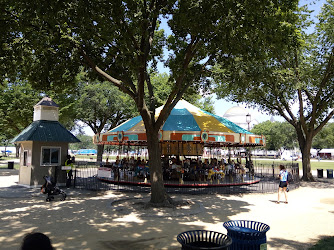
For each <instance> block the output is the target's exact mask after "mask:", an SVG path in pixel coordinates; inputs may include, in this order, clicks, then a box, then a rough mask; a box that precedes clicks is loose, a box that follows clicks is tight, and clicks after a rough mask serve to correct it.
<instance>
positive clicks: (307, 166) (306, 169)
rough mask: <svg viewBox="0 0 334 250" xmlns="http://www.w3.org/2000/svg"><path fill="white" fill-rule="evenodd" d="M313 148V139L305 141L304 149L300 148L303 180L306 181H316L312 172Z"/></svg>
mask: <svg viewBox="0 0 334 250" xmlns="http://www.w3.org/2000/svg"><path fill="white" fill-rule="evenodd" d="M300 145H302V144H300ZM311 147H312V139H309V140H305V142H304V145H303V147H301V148H300V149H301V152H302V164H303V177H302V180H304V181H314V178H313V175H312V171H311Z"/></svg>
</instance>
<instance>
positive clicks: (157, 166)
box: [146, 129, 170, 204]
mask: <svg viewBox="0 0 334 250" xmlns="http://www.w3.org/2000/svg"><path fill="white" fill-rule="evenodd" d="M146 135H147V148H148V154H149V167H150V180H151V203H154V204H159V203H161V204H165V203H170V199H169V197H168V195H167V193H166V190H165V187H164V181H163V172H162V165H161V152H160V147H159V139H158V132H154V131H152V130H151V131H150V130H148V129H147V130H146Z"/></svg>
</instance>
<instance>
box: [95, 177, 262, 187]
mask: <svg viewBox="0 0 334 250" xmlns="http://www.w3.org/2000/svg"><path fill="white" fill-rule="evenodd" d="M109 176H110V175H109ZM97 179H98V180H99V181H101V182H104V183H109V184H116V185H131V186H143V187H150V186H151V183H150V181H149V178H135V177H130V178H129V177H124V176H120V178H117V177H116V178H114V177H106V176H101V175H98V176H97ZM259 182H260V178H257V177H253V176H249V175H244V176H241V175H233V176H228V175H227V176H224V177H223V178H212V179H210V180H208V179H203V180H198V179H196V180H186V178H185V179H179V180H175V179H174V180H173V179H172V180H164V185H165V187H167V188H173V187H174V188H210V187H231V186H247V185H252V184H257V183H259Z"/></svg>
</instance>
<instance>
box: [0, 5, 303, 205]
mask: <svg viewBox="0 0 334 250" xmlns="http://www.w3.org/2000/svg"><path fill="white" fill-rule="evenodd" d="M2 4H3V5H4V8H3V9H4V11H3V12H2V13H1V14H0V15H1V18H0V19H1V20H4V21H3V22H4V23H3V24H4V25H0V27H1V30H0V34H1V39H2V42H3V44H5V45H6V46H4V47H5V48H6V49H7V50H6V51H4V52H5V57H4V58H6V57H8V58H14V59H16V58H18V59H20V60H12V61H10V62H12V63H13V64H15V66H16V69H17V70H19V71H21V72H22V74H24V75H25V76H27V77H28V78H29V79H34V82H35V83H36V84H42V85H43V84H44V85H46V86H50V85H55V86H58V87H62V86H67V85H68V84H70V83H71V80H72V79H73V78H74V76H75V75H76V74H77V73H78V72H79V67H80V65H81V64H85V65H86V66H87V67H88V68H89V69H91V73H92V74H91V77H99V78H103V79H105V80H107V81H109V82H110V83H111V84H113V85H115V86H117V87H118V88H119V89H120V90H121V91H122V92H124V93H126V94H127V95H129V96H130V97H131V98H132V99H133V100H134V102H135V104H136V108H137V110H138V112H139V114H140V115H141V116H142V119H143V122H144V125H145V129H146V131H147V145H148V151H149V155H150V171H151V175H150V176H151V191H152V192H151V202H152V203H156V204H157V203H170V202H171V200H170V199H169V197H168V196H167V194H166V192H165V189H164V184H163V179H162V168H161V159H160V158H161V157H160V151H159V140H158V133H159V130H160V128H161V127H162V125H163V123H164V122H165V120H166V119H167V117H168V115H169V114H170V112H171V110H172V109H173V107H174V106H175V105H176V103H177V102H178V101H179V100H180V98H181V97H182V96H183V94H184V93H185V92H186V91H187V89H188V88H189V87H190V86H193V87H194V89H205V88H206V87H208V86H209V82H210V80H211V78H209V76H210V74H211V71H210V70H211V68H212V66H213V65H214V64H215V62H217V61H222V60H224V59H225V58H229V57H235V55H239V54H245V53H247V54H248V53H250V51H253V52H254V51H258V50H263V49H264V48H266V47H267V46H273V45H275V46H278V47H280V46H281V44H280V41H279V39H277V37H276V35H277V33H276V30H277V27H281V26H285V25H286V23H288V22H289V18H290V16H291V15H293V10H294V9H295V8H296V6H297V1H296V0H294V1H291V0H282V1H235V0H233V1H232V0H228V1H221V0H209V1H197V0H183V1H176V0H147V1H146V0H126V1H119V0H115V1H109V0H96V1H80V0H74V1H73V0H64V1H56V2H45V1H42V0H36V1H34V2H31V1H27V0H17V1H10V0H3V1H2ZM163 18H165V19H167V20H168V22H167V23H168V25H169V27H170V29H171V34H170V35H169V36H168V38H167V37H166V34H165V33H164V31H163V30H162V29H161V28H160V23H161V19H163ZM280 31H281V30H280ZM285 31H287V32H285ZM3 33H4V34H3ZM288 33H290V30H288V29H286V30H284V32H281V33H280V34H279V35H283V36H286V37H289V34H288ZM18 45H20V46H18ZM164 48H165V49H167V50H168V59H167V60H164V58H163V51H164ZM13 51H14V52H15V53H14V52H13ZM17 55H18V56H17ZM158 61H163V62H164V64H165V66H166V67H168V68H169V70H170V77H169V79H168V83H169V85H170V86H171V91H170V92H169V93H168V96H167V98H166V101H165V102H164V108H163V109H162V111H161V113H160V114H159V116H158V117H157V118H155V109H156V107H157V96H156V93H155V92H154V88H153V85H152V82H151V77H150V74H151V73H152V72H151V71H150V69H152V68H153V69H154V70H156V69H157V67H156V66H157V62H158ZM0 63H1V62H0ZM4 73H5V76H6V75H7V77H9V76H8V75H9V74H10V73H11V72H10V71H9V72H6V71H5V72H4ZM37 75H39V76H40V77H36V76H37Z"/></svg>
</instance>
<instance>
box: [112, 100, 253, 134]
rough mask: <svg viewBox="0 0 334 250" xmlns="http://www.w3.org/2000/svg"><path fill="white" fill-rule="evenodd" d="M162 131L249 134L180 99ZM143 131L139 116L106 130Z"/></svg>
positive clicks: (158, 111)
mask: <svg viewBox="0 0 334 250" xmlns="http://www.w3.org/2000/svg"><path fill="white" fill-rule="evenodd" d="M162 108H163V106H161V107H159V108H158V109H157V110H156V117H158V116H159V114H160V112H161V110H162ZM162 130H163V131H214V132H223V133H244V134H251V133H250V132H249V131H247V130H245V129H243V128H241V127H240V126H238V125H236V124H235V123H233V122H231V121H229V120H227V119H225V118H223V117H220V116H217V115H214V114H211V113H209V112H206V111H204V110H202V109H200V108H197V107H196V106H194V105H192V104H190V103H189V102H187V101H185V100H180V101H179V102H178V103H177V104H176V105H175V107H174V108H173V110H172V111H171V113H170V115H169V117H168V118H167V120H166V122H165V123H164V125H163V127H162ZM118 131H127V132H145V126H144V122H143V120H142V118H141V116H137V117H134V118H132V119H130V120H127V121H126V122H124V123H123V124H121V125H119V126H117V127H115V128H113V129H112V130H110V131H108V132H118Z"/></svg>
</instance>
